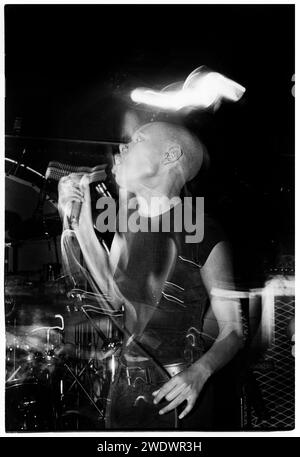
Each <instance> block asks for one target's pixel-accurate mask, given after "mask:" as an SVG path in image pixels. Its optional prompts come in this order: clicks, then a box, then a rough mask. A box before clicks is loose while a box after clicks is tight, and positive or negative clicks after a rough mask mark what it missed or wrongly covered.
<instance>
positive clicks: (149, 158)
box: [112, 125, 162, 192]
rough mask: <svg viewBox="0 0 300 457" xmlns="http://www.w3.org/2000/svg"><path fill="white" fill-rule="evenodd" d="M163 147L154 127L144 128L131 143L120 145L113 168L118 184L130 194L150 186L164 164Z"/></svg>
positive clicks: (135, 134) (133, 137)
mask: <svg viewBox="0 0 300 457" xmlns="http://www.w3.org/2000/svg"><path fill="white" fill-rule="evenodd" d="M161 148H162V145H161V144H159V141H158V137H157V134H156V132H155V127H154V126H151V125H150V126H147V125H146V126H143V127H141V128H140V129H138V130H137V131H136V132H135V133H134V134H133V135H132V138H131V141H130V143H128V144H122V145H120V147H119V149H120V154H119V155H117V156H116V164H115V166H114V167H113V170H112V171H113V173H114V174H115V178H116V182H117V184H118V185H119V186H120V187H123V188H125V189H127V190H128V191H130V192H135V191H137V190H138V189H139V188H140V187H143V186H147V185H149V183H150V181H151V178H154V177H155V176H157V174H158V173H159V170H160V166H161V163H162V151H161Z"/></svg>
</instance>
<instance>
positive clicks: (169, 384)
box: [153, 378, 176, 404]
mask: <svg viewBox="0 0 300 457" xmlns="http://www.w3.org/2000/svg"><path fill="white" fill-rule="evenodd" d="M175 385H176V380H174V378H172V379H170V381H168V382H166V383H165V384H164V385H163V386H162V387H161V388H160V389H159V390H158V391H157V394H155V398H154V400H153V403H154V404H156V403H159V402H160V400H161V399H162V398H163V397H164V396H165V395H167V394H168V393H169V392H170V391H171V390H172V389H173V387H175Z"/></svg>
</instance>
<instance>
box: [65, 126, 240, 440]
mask: <svg viewBox="0 0 300 457" xmlns="http://www.w3.org/2000/svg"><path fill="white" fill-rule="evenodd" d="M204 154H205V148H204V145H203V144H202V142H201V141H200V140H199V139H198V138H197V137H195V136H194V135H193V134H192V133H191V132H189V131H188V130H187V129H186V128H184V127H182V126H180V125H175V124H171V123H163V122H153V123H150V124H146V125H144V126H142V127H140V128H139V129H138V130H137V131H135V133H134V134H133V136H132V139H131V141H130V142H129V143H128V144H123V145H121V146H120V154H119V157H118V160H117V163H116V165H115V167H114V169H113V173H114V175H115V179H116V182H117V184H118V185H119V187H120V189H122V190H123V191H126V192H127V195H128V196H129V195H132V194H133V195H134V196H135V197H136V199H137V201H138V208H137V210H135V211H134V215H135V217H136V220H137V221H139V222H140V223H141V224H149V226H152V225H151V223H153V220H154V219H155V220H156V222H157V224H156V226H157V227H161V225H160V223H161V219H162V216H163V215H164V213H166V211H170V212H172V211H174V210H175V208H176V205H173V206H172V208H171V209H170V207H169V206H168V205H167V204H166V201H168V200H170V199H172V201H173V202H174V198H175V199H177V201H178V202H182V199H183V197H184V196H186V195H188V194H187V190H186V183H187V182H189V181H190V180H191V179H193V178H194V177H195V176H196V174H197V173H198V172H199V170H200V168H201V166H202V164H203V159H204ZM154 197H155V198H156V201H157V198H159V203H160V204H157V203H156V205H151V200H152V199H153V198H154ZM73 202H76V206H77V207H75V208H74V206H73V210H74V209H75V216H76V217H75V218H74V220H77V221H78V224H77V226H76V230H77V231H78V234H79V237H81V239H84V240H86V242H87V244H88V245H89V251H87V252H91V253H93V252H94V253H96V252H98V250H99V246H98V244H99V243H98V241H97V238H96V237H95V236H94V228H93V222H92V217H91V208H90V191H89V185H88V180H83V179H81V180H80V178H79V177H78V176H76V174H71V175H69V176H68V177H67V178H63V179H62V180H61V181H60V183H59V209H60V211H61V214H62V215H65V214H66V213H68V214H70V208H71V207H72V205H73ZM78 210H80V211H78ZM172 219H173V218H172V217H170V220H172ZM75 224H76V223H75ZM183 227H184V226H183ZM185 235H186V234H185V232H184V229H183V230H182V232H181V233H178V232H176V231H175V230H174V227H172V225H171V227H170V230H169V232H168V233H166V232H165V231H162V230H160V229H158V230H157V231H155V232H153V231H151V230H149V231H135V232H132V231H130V230H129V229H128V231H127V232H119V231H118V228H117V230H116V233H115V236H114V240H113V243H112V246H111V250H110V254H109V259H108V265H109V269H110V274H111V277H112V278H113V281H114V282H115V284H116V285H117V287H118V290H119V291H120V293H121V294H122V296H123V297H124V299H125V322H124V326H125V328H126V329H127V334H126V336H125V337H124V341H123V348H122V352H121V355H120V359H119V366H118V370H117V374H116V376H115V379H114V382H113V383H112V386H111V389H110V393H109V401H108V407H107V411H106V428H107V429H109V430H110V429H131V430H146V429H148V430H161V429H168V430H172V429H182V430H199V431H202V430H214V429H215V427H216V425H215V423H216V421H215V415H214V414H215V412H214V411H215V409H214V382H213V381H214V377H215V375H216V373H217V372H218V371H219V370H220V369H221V368H222V367H224V366H225V365H227V364H228V363H229V362H230V361H231V360H232V359H233V358H234V356H235V355H236V354H237V353H238V351H239V350H240V349H241V348H242V331H241V322H240V308H239V307H240V303H239V301H238V300H237V299H236V298H234V296H231V295H230V291H232V290H234V278H233V271H232V263H231V254H230V248H229V245H228V242H227V240H226V237H225V235H224V233H223V231H222V230H221V228H220V227H219V226H218V225H217V224H216V223H215V221H214V220H212V219H211V218H210V217H209V216H208V215H205V216H204V238H203V240H202V241H201V242H197V243H189V242H187V241H186V238H185ZM88 265H90V268H91V271H93V276H94V279H95V281H97V275H98V276H100V275H102V271H101V269H100V268H99V265H98V264H97V259H95V260H94V261H90V263H88ZM223 292H224V293H223ZM209 306H210V307H211V309H212V311H213V313H214V315H215V317H216V320H217V323H218V327H219V333H218V336H217V338H216V339H215V341H214V342H213V344H212V345H211V346H210V347H209V348H208V347H206V345H205V344H204V341H203V338H202V334H203V319H204V316H205V313H206V311H207V309H208V307H209ZM224 395H226V392H224Z"/></svg>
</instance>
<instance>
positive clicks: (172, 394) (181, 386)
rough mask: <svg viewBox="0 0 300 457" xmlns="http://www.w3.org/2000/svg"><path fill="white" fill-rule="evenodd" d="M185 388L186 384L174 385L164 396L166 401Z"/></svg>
mask: <svg viewBox="0 0 300 457" xmlns="http://www.w3.org/2000/svg"><path fill="white" fill-rule="evenodd" d="M185 388H186V385H185V384H180V385H178V386H176V387H175V388H174V389H172V390H171V392H169V393H168V394H167V395H166V396H165V398H166V400H168V401H171V400H173V399H174V398H175V397H177V396H178V395H179V394H180V393H181V392H182V391H183V390H184V389H185Z"/></svg>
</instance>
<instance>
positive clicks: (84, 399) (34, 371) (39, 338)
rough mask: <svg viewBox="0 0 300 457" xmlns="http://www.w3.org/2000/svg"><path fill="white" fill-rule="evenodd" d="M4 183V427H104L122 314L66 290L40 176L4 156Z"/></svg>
mask: <svg viewBox="0 0 300 457" xmlns="http://www.w3.org/2000/svg"><path fill="white" fill-rule="evenodd" d="M5 186H6V193H5V205H6V206H5V210H6V212H5V216H6V218H5V284H4V285H5V325H6V383H5V400H6V402H5V415H6V431H8V432H43V431H65V430H70V431H72V430H99V429H100V430H101V429H104V428H105V408H106V404H107V401H108V393H109V387H110V383H111V382H112V381H113V379H114V376H115V373H116V369H117V365H118V352H119V348H120V346H121V344H122V336H121V331H120V328H121V327H122V319H123V314H122V312H113V313H112V314H114V315H113V316H112V315H108V313H107V312H106V311H105V310H102V309H101V308H100V307H99V304H98V302H97V300H96V299H95V297H94V296H93V294H89V292H88V291H85V290H76V291H68V287H67V283H66V281H65V278H64V277H63V276H62V273H61V269H60V265H61V258H60V250H59V248H58V243H59V239H60V232H61V224H60V220H59V215H58V212H57V204H56V201H55V198H54V199H53V198H52V197H53V195H52V197H51V195H49V194H48V193H47V190H45V189H46V186H45V178H44V177H43V176H42V175H41V174H40V173H38V172H37V171H35V170H33V169H31V168H29V167H25V166H21V165H20V164H18V163H17V162H15V161H13V160H11V159H6V176H5ZM116 323H117V325H116Z"/></svg>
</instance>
